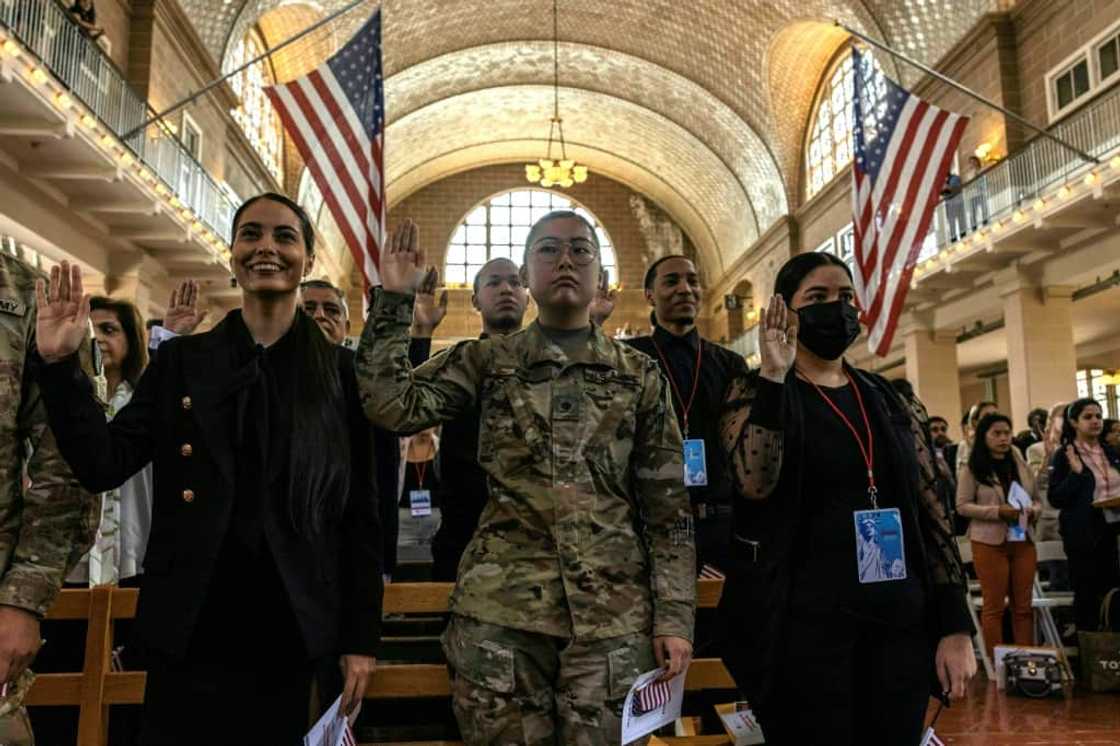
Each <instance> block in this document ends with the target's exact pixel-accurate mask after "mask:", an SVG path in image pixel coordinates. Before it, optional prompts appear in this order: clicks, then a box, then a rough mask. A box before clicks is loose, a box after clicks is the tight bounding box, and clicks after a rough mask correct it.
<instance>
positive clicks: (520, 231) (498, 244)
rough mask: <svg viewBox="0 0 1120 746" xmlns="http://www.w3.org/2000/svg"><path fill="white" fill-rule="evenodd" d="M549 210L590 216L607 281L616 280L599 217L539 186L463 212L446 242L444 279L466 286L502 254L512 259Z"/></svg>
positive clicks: (611, 250) (608, 242)
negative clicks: (461, 217) (447, 242)
mask: <svg viewBox="0 0 1120 746" xmlns="http://www.w3.org/2000/svg"><path fill="white" fill-rule="evenodd" d="M553 210H572V211H573V212H576V213H578V214H579V215H582V216H583V217H585V218H587V219H588V220H589V221H591V224H592V225H593V226H595V234H596V235H597V236H598V238H599V249H600V258H601V259H602V264H603V269H605V270H607V274H608V276H609V277H610V282H611V284H616V283H617V282H618V270H617V269H616V267H615V256H614V246H613V244H611V239H610V236H608V235H607V232H606V231H605V230H603V227H602V226H601V225H600V224H599V220H598V219H597V218H596V217H595V216H594V215H593V214H591V213H590V212H589V211H587V210H585V209H584V208H583V207H581V206H580V205H579V204H577V203H575V202H573V201H572V200H570V199H568V198H567V197H564V196H562V195H560V194H556V193H555V192H547V191H544V190H543V189H518V190H515V191H512V192H505V193H504V194H499V195H498V196H496V197H494V198H492V199H490V200H489V201H487V202H483V203H482V204H481V205H479V206H478V207H476V208H474V209H473V210H471V211H470V212H469V213H467V216H466V217H465V218H464V219H463V222H462V223H460V224H459V227H458V228H456V229H455V233H454V234H452V236H451V242H450V243H449V244H448V246H447V260H446V262H445V263H444V276H443V278H444V281H445V282H447V283H448V284H450V285H470V284H472V283H473V282H474V276H475V275H476V274H478V270H479V269H481V268H482V265H483V264H485V263H486V262H488V261H490V260H491V259H496V258H497V257H505V258H506V259H512V260H513V261H514V262H516V263H517V264H520V263H521V255H522V252H523V251H524V250H525V239H526V238H527V237H528V235H529V228H530V227H532V225H533V223H534V222H536V221H537V220H539V219H540V218H542V217H544V216H545V215H547V214H548V213H550V212H552V211H553Z"/></svg>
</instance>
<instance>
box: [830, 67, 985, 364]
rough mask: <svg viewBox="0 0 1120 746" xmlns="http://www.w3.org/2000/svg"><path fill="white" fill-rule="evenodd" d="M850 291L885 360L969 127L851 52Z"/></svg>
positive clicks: (874, 345) (876, 350)
mask: <svg viewBox="0 0 1120 746" xmlns="http://www.w3.org/2000/svg"><path fill="white" fill-rule="evenodd" d="M852 65H853V67H854V75H853V76H852V77H853V79H854V84H855V95H854V97H853V100H852V106H853V112H852V117H853V118H852V136H853V139H854V143H853V150H852V152H853V153H854V155H855V158H854V161H853V163H852V212H853V213H854V214H853V218H852V227H853V232H854V234H855V263H856V266H855V272H854V275H855V286H856V295H857V296H858V297H859V302H860V305H861V307H862V311H863V321H864V323H866V324H867V326H868V329H869V340H868V343H869V346H870V347H871V351H872V352H874V353H875V354H877V355H880V356H882V355H886V354H887V352H888V350H890V346H891V341H892V340H893V339H894V333H895V328H896V327H897V325H898V317H899V316H900V315H901V314H902V306H903V303H904V302H905V300H906V293H907V292H908V291H909V289H910V278H911V275H913V273H914V265H915V264H916V263H917V261H918V254H920V253H921V250H922V242H923V241H924V240H925V237H926V234H927V233H929V228H930V221H931V220H932V219H933V212H934V208H936V207H937V200H938V197H939V196H940V193H941V186H942V184H944V182H945V176H946V174H947V173H948V172H949V166H950V165H951V164H952V162H953V154H954V153H956V151H957V146H958V145H959V144H960V140H961V135H962V134H964V129H965V127H966V126H968V119H967V118H966V117H962V116H960V115H958V114H953V113H952V112H948V111H945V110H943V109H939V108H937V107H936V106H933V105H932V104H929V103H927V102H925V101H923V100H922V99H920V98H918V97H917V96H915V95H913V94H912V93H910V92H909V91H907V90H906V89H904V88H902V87H901V86H899V85H898V84H896V83H894V82H893V81H891V80H889V79H887V78H886V77H884V76H880V75H876V69H875V67H874V65H873V60H872V58H871V57H866V58H865V57H864V56H863V55H862V54H860V53H859V51H858V50H856V49H853V50H852Z"/></svg>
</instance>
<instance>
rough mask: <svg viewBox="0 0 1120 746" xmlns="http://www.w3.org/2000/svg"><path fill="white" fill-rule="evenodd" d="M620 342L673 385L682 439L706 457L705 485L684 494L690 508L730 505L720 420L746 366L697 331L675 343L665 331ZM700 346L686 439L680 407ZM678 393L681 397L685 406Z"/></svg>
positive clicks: (659, 328) (739, 357) (730, 489)
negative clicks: (700, 446)
mask: <svg viewBox="0 0 1120 746" xmlns="http://www.w3.org/2000/svg"><path fill="white" fill-rule="evenodd" d="M623 341H625V342H626V344H628V345H630V346H631V347H633V348H635V349H637V350H640V351H641V352H644V353H645V354H647V355H649V356H650V357H651V358H653V359H654V360H656V361H657V364H658V365H659V366H660V367H661V372H662V373H664V374H665V376H666V377H667V378H671V379H672V380H673V381H674V382H675V383H676V388H675V389H674V390H673V409H674V410H675V411H676V413H677V422H678V423H679V424H680V426H681V434H682V435H684V437H685V438H690V437H691V438H701V439H703V441H704V454H705V456H706V457H707V460H708V464H707V466H708V484H707V485H706V486H704V487H689V488H688V496H689V499H690V500H691V502H692V504H693V505H696V504H698V503H709V504H715V505H730V504H731V502H732V492H733V490H734V486H733V484H732V480H731V473H730V471H729V470H728V468H729V467H728V461H727V454H726V452H725V451H724V449H723V445H722V443H721V442H720V433H719V420H720V415H721V414H722V413H723V405H724V398H725V397H726V395H727V387H728V385H729V384H730V383H731V381H732V380H733V379H734V378H735V377H736V376H738V375H741V374H744V373H746V372H747V363H746V361H745V360H744V359H743V357H742V355H739V354H737V353H735V352H732V351H731V350H729V349H727V348H726V347H721V346H720V345H718V344H715V343H714V342H709V341H707V340H701V338H700V334H699V333H698V332H697V331H696V329H693V330H692V331H690V332H689V333H688V334H685V335H683V336H680V337H678V336H676V335H674V334H671V333H670V332H669V331H667V330H666V329H665V328H664V327H662V326H660V325H655V326H654V330H653V334H652V335H650V336H645V337H634V338H632V339H627V340H623ZM701 345H702V347H701V349H700V383H699V384H698V385H697V387H696V398H695V399H694V400H693V402H692V408H691V409H690V410H689V413H688V426H689V432H688V433H685V432H684V405H685V404H686V403H687V402H688V398H689V395H690V394H691V393H692V384H693V381H694V380H695V375H696V352H697V347H699V346H701ZM658 350H660V354H658ZM662 356H664V357H662ZM666 363H668V367H666ZM670 388H672V386H670ZM677 392H680V397H683V398H684V400H685V401H684V402H682V401H681V400H680V398H679V397H678V394H677Z"/></svg>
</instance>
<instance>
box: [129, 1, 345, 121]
mask: <svg viewBox="0 0 1120 746" xmlns="http://www.w3.org/2000/svg"><path fill="white" fill-rule="evenodd" d="M364 2H366V0H352V2H350V3H348V4H347V5H345V6H343V7H342V8H339V9H338V10H336V11H335V12H334V13H331V14H330V15H328V16H327V17H326V18H323V19H321V20H319V21H316V22H315V23H313V24H311V25H310V26H308V27H307V28H305V29H304V30H303V31H300V32H299V33H298V34H296V35H295V36H293V37H291V38H290V39H285V40H284V41H283V42H281V43H280V44H278V45H276V46H275V47H273V48H272V49H269V50H268V51H266V52H265V53H264V54H262V55H259V56H257V57H255V58H253V59H251V60H249V61H248V62H246V63H245V64H244V65H241V66H240V67H238V68H237V69H235V70H230V71H229V72H228V73H226V74H225V75H223V76H222V77H220V78H218V79H217V80H212V81H210V82H209V83H207V84H206V85H204V86H202V88H199V89H198V90H197V91H195V92H194V93H191V94H188V95H187V97H186V98H183V99H180V100H179V101H176V102H175V103H174V104H172V105H171V106H169V107H167V108H166V109H164V110H163V111H161V112H159V113H157V114H155V115H153V116H150V117H148V118H147V119H145V120H144V121H143V122H142V123H141V124H139V125H138V126H136V127H133V128H132V129H131V130H129V131H128V132H126V133H125V134H123V135H121V139H122V140H126V141H127V140H128V139H129V138H131V137H132V136H133V135H135V134H136V133H137V132H142V131H143V130H144V129H145V128H147V127H149V126H151V125H152V124H154V123H156V122H158V121H160V120H161V119H163V118H164V117H166V116H167V115H168V114H170V113H172V112H174V111H178V110H179V109H181V108H183V107H184V106H186V105H187V104H190V103H193V102H194V101H196V100H197V99H198V97H199V96H201V95H202V94H204V93H207V92H208V91H210V90H212V89H213V88H216V87H217V86H219V85H221V84H222V83H224V82H225V81H226V80H227V79H229V78H232V77H233V76H234V75H237V74H238V73H240V72H241V71H242V70H245V69H246V68H248V67H251V66H252V65H255V64H257V63H258V62H260V61H261V60H263V59H264V58H266V57H271V56H272V55H273V54H275V53H276V52H279V51H280V50H281V49H283V48H284V47H286V46H288V45H289V44H292V43H293V42H296V41H299V40H300V39H302V38H303V37H305V36H307V35H308V34H310V33H311V32H312V31H315V30H317V29H319V28H322V27H323V26H325V25H327V24H328V23H330V22H331V21H333V20H335V19H336V18H338V17H339V16H341V15H343V14H344V13H348V12H350V11H351V10H353V9H354V8H356V7H358V6H359V5H361V4H362V3H364Z"/></svg>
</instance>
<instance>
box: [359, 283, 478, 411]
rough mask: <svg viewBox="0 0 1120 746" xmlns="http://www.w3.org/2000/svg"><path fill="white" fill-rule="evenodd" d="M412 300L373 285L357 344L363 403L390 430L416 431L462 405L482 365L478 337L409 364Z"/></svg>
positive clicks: (471, 398) (471, 396)
mask: <svg viewBox="0 0 1120 746" xmlns="http://www.w3.org/2000/svg"><path fill="white" fill-rule="evenodd" d="M412 303H413V299H412V297H411V296H407V295H400V294H398V293H386V292H382V291H381V290H380V289H377V290H375V291H374V301H373V303H372V304H371V308H370V312H369V318H368V319H366V325H365V327H364V328H363V329H362V339H361V342H360V343H359V344H358V357H357V363H356V365H357V374H358V386H359V388H360V390H361V398H362V409H363V410H364V411H365V413H366V417H367V418H368V419H369V421H370V422H372V423H374V424H375V425H378V426H379V427H383V428H385V429H386V430H393V431H395V432H417V431H419V430H423V429H424V428H427V427H431V426H432V425H436V424H438V423H440V422H445V421H447V420H451V419H454V418H455V417H456V416H458V415H459V414H461V413H463V412H465V411H467V410H468V409H469V408H470V407H471V406H472V405H473V404H474V402H475V398H476V396H477V390H478V384H479V382H480V379H481V375H482V370H483V365H482V354H481V350H480V347H481V344H482V343H480V342H478V341H470V342H462V343H460V344H458V345H456V346H455V347H453V348H452V349H450V350H448V351H447V352H446V353H444V354H442V355H438V356H436V357H435V358H433V359H431V360H429V361H428V362H426V363H424V364H423V365H421V366H419V367H417V368H415V369H414V368H413V367H412V361H411V360H410V356H409V346H410V340H409V334H408V331H409V327H410V326H411V324H412Z"/></svg>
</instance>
